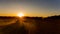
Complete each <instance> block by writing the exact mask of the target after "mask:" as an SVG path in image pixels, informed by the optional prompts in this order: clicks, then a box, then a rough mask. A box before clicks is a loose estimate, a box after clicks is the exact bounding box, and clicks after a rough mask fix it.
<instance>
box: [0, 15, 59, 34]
mask: <svg viewBox="0 0 60 34" xmlns="http://www.w3.org/2000/svg"><path fill="white" fill-rule="evenodd" d="M0 34H60V16H51V17H46V18H43V17H21V18H20V17H6V16H0Z"/></svg>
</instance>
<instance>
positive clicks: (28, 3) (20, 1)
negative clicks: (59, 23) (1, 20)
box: [0, 0, 60, 17]
mask: <svg viewBox="0 0 60 34" xmlns="http://www.w3.org/2000/svg"><path fill="white" fill-rule="evenodd" d="M20 12H22V13H23V14H24V16H39V17H41V16H42V17H46V16H53V15H60V0H0V16H17V14H19V13H20Z"/></svg>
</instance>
